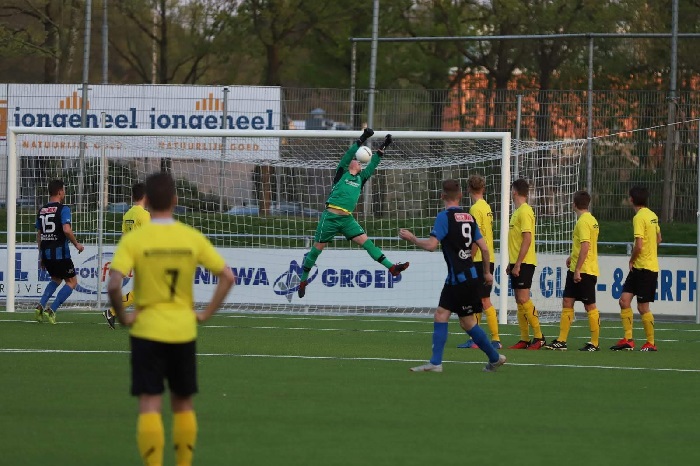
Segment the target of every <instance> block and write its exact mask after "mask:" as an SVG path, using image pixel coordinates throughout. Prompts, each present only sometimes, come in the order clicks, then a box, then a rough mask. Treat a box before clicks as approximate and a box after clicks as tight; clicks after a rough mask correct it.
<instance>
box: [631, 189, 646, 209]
mask: <svg viewBox="0 0 700 466" xmlns="http://www.w3.org/2000/svg"><path fill="white" fill-rule="evenodd" d="M630 197H631V198H632V204H634V205H636V206H641V207H646V206H647V202H648V201H649V190H648V189H647V188H646V187H644V186H639V185H637V186H632V187H631V188H630Z"/></svg>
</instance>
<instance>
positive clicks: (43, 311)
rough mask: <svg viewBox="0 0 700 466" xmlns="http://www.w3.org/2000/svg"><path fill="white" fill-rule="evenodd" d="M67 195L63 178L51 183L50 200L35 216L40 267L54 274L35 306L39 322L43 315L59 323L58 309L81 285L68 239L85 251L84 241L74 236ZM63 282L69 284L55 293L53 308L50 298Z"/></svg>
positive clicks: (77, 247)
mask: <svg viewBox="0 0 700 466" xmlns="http://www.w3.org/2000/svg"><path fill="white" fill-rule="evenodd" d="M65 198H66V187H65V186H64V184H63V181H62V180H51V182H49V202H48V204H44V206H43V207H42V208H41V209H40V210H39V213H38V214H37V216H36V225H35V226H36V229H37V232H36V242H37V244H38V246H39V266H40V267H41V268H42V269H46V271H47V272H48V273H49V275H50V276H51V281H50V282H49V283H48V285H46V289H45V290H44V294H43V295H42V296H41V300H40V301H39V304H38V305H37V306H36V310H35V311H34V315H35V317H36V320H37V321H38V322H42V321H43V320H44V317H46V319H47V320H48V321H49V322H51V323H52V324H55V323H56V311H57V310H58V308H59V306H60V305H61V304H63V303H64V302H65V301H66V299H68V297H69V296H70V295H71V294H72V293H73V290H74V289H75V287H76V286H78V277H77V276H76V274H75V266H74V265H73V260H72V259H71V258H70V248H69V247H68V241H70V242H71V243H73V246H75V249H77V250H78V253H81V252H83V249H85V248H84V247H83V245H82V244H80V243H79V242H78V240H77V239H75V235H73V229H72V228H71V215H70V207H68V206H67V205H65V204H63V201H64V199H65ZM62 281H65V282H66V284H65V285H64V286H63V288H61V290H60V291H59V292H58V295H56V299H55V300H54V302H53V303H52V304H51V306H50V307H46V303H48V301H49V298H51V295H53V293H54V291H56V289H57V288H58V286H59V285H60V284H61V282H62Z"/></svg>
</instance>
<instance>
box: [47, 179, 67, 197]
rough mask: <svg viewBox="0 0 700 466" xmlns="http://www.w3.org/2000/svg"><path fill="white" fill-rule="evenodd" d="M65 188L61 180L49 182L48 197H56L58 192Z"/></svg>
mask: <svg viewBox="0 0 700 466" xmlns="http://www.w3.org/2000/svg"><path fill="white" fill-rule="evenodd" d="M64 187H65V185H64V184H63V180H51V181H49V196H57V195H58V192H59V191H60V190H62V189H63V188H64Z"/></svg>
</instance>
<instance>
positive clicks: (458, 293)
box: [439, 280, 483, 317]
mask: <svg viewBox="0 0 700 466" xmlns="http://www.w3.org/2000/svg"><path fill="white" fill-rule="evenodd" d="M439 306H440V307H441V308H443V309H447V310H448V311H450V312H454V313H455V314H457V315H458V316H459V317H464V316H469V315H472V314H476V313H479V312H482V310H483V307H482V306H481V296H479V282H477V281H476V280H467V281H465V282H462V283H459V284H457V285H448V284H445V286H443V287H442V293H440V304H439Z"/></svg>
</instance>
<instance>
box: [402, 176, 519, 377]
mask: <svg viewBox="0 0 700 466" xmlns="http://www.w3.org/2000/svg"><path fill="white" fill-rule="evenodd" d="M461 199H462V190H461V189H460V187H459V183H458V182H457V181H456V180H445V181H443V182H442V200H443V202H444V203H445V210H443V211H442V212H440V213H439V214H438V215H437V217H436V218H435V224H434V226H433V230H432V231H431V232H430V237H429V238H426V239H419V238H416V235H414V234H413V233H411V231H410V230H406V229H403V228H402V229H401V230H399V236H400V237H401V238H402V239H405V240H406V241H410V242H411V243H413V244H415V245H416V246H418V247H419V248H421V249H425V250H426V251H435V250H436V249H437V247H438V245H441V246H442V254H443V256H444V257H445V264H447V278H445V284H444V285H443V287H442V293H440V302H439V304H438V307H437V309H436V310H435V316H434V323H433V354H432V357H431V358H430V361H429V362H428V363H427V364H423V365H421V366H416V367H412V368H411V369H410V370H411V371H412V372H442V355H443V352H444V350H445V343H447V323H448V322H449V320H450V315H451V314H452V313H455V314H457V316H459V324H460V325H461V326H462V328H463V329H464V330H466V332H467V334H469V336H470V337H471V339H472V340H474V342H475V343H476V345H477V346H478V347H479V349H480V350H481V351H483V352H484V353H486V355H487V356H488V358H489V362H487V363H486V366H484V371H485V372H493V371H495V370H496V369H497V368H498V367H499V366H502V365H503V364H505V362H506V357H505V356H503V355H500V354H498V351H496V349H495V348H494V347H493V346H492V345H491V344H490V342H489V338H488V337H487V336H486V332H484V330H483V329H482V328H481V327H480V326H479V324H477V322H476V315H475V314H478V313H480V312H482V301H481V294H482V293H481V283H480V282H481V281H482V280H483V282H484V283H485V284H486V285H487V286H490V285H492V284H493V275H492V274H491V267H490V265H491V257H490V256H489V248H488V245H487V244H486V241H484V238H483V237H482V236H481V232H480V231H479V225H478V224H477V223H476V221H475V220H474V217H472V216H471V215H470V214H468V213H467V212H465V211H464V210H463V209H462V208H461V207H460V206H459V203H460V200H461ZM474 244H476V246H477V247H478V248H479V250H480V251H481V255H482V256H481V257H482V261H481V265H482V267H483V271H484V273H483V275H481V278H479V274H477V272H476V267H474V261H473V260H472V246H473V245H474Z"/></svg>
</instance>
